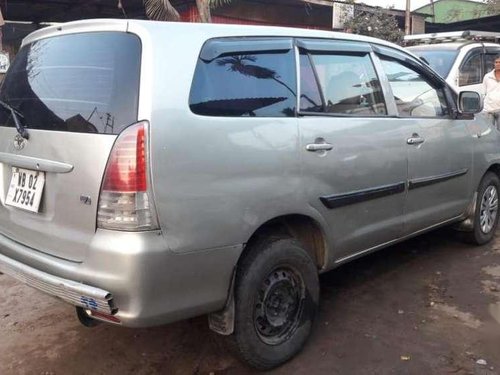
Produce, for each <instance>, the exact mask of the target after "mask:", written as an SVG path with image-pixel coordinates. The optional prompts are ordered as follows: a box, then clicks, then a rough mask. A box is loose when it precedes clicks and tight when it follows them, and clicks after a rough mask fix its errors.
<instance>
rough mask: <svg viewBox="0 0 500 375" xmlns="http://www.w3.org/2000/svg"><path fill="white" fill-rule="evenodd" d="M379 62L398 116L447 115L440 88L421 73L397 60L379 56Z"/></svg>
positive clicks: (444, 100)
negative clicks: (392, 96)
mask: <svg viewBox="0 0 500 375" xmlns="http://www.w3.org/2000/svg"><path fill="white" fill-rule="evenodd" d="M381 62H382V67H383V68H384V71H385V73H386V75H387V78H388V80H389V84H390V86H391V89H392V93H393V95H394V100H395V101H396V106H397V108H398V112H399V115H400V116H402V117H446V116H448V107H447V104H446V99H445V96H444V92H443V90H442V89H437V88H435V87H434V86H433V85H431V84H430V83H429V82H428V81H427V80H426V78H425V77H424V76H422V74H420V73H419V72H417V71H415V70H413V69H411V68H409V67H407V66H406V65H403V64H401V63H400V62H398V61H395V60H392V59H389V58H385V57H381Z"/></svg>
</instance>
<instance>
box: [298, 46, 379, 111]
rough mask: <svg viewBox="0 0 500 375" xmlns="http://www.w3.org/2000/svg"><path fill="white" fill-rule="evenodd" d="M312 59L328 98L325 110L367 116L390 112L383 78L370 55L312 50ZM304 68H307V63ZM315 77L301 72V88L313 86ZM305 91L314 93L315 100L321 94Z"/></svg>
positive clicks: (305, 88) (307, 88) (303, 61)
mask: <svg viewBox="0 0 500 375" xmlns="http://www.w3.org/2000/svg"><path fill="white" fill-rule="evenodd" d="M311 59H312V63H313V64H314V69H315V70H316V74H317V76H318V81H319V84H320V86H321V90H322V93H323V97H324V100H325V103H324V104H325V111H326V112H328V113H338V114H352V115H368V116H376V115H385V114H386V113H387V111H386V108H385V103H384V98H383V95H382V89H381V87H380V82H379V80H378V78H377V75H376V74H375V69H374V67H373V64H372V61H371V59H370V56H369V55H366V54H365V55H348V54H345V55H343V54H323V53H321V54H319V53H318V54H316V53H313V54H311ZM307 63H308V62H307V60H302V64H307ZM301 69H302V70H304V71H307V69H306V68H304V67H302V68H301ZM313 78H314V76H313V75H311V74H304V75H302V76H301V88H303V90H310V89H309V88H313V87H314V85H315V80H314V79H313ZM304 94H306V95H307V96H312V98H313V101H314V103H316V102H317V100H318V99H317V98H318V96H317V95H315V94H313V93H312V92H311V91H307V92H306V91H304ZM302 102H303V100H302V93H301V103H302ZM311 104H312V103H311ZM316 108H317V107H316Z"/></svg>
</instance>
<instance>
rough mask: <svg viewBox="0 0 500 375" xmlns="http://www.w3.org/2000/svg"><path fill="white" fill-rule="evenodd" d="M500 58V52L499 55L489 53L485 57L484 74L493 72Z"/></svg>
mask: <svg viewBox="0 0 500 375" xmlns="http://www.w3.org/2000/svg"><path fill="white" fill-rule="evenodd" d="M497 56H500V50H499V51H498V53H487V54H486V55H484V74H486V73H489V72H491V71H492V70H493V69H494V68H495V59H496V57H497Z"/></svg>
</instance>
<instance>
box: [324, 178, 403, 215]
mask: <svg viewBox="0 0 500 375" xmlns="http://www.w3.org/2000/svg"><path fill="white" fill-rule="evenodd" d="M405 187H406V184H405V183H404V182H398V183H396V184H390V185H384V186H378V187H375V188H369V189H363V190H357V191H353V192H349V193H344V194H335V195H329V196H324V197H320V198H319V199H320V201H321V203H323V204H324V205H325V206H326V207H328V208H330V209H332V208H339V207H343V206H347V205H350V204H354V203H360V202H365V201H368V200H371V199H377V198H382V197H386V196H388V195H393V194H398V193H403V192H404V191H405Z"/></svg>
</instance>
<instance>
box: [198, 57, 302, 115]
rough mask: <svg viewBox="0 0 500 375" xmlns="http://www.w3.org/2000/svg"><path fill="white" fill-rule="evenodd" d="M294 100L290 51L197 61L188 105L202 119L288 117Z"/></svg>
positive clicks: (294, 80)
mask: <svg viewBox="0 0 500 375" xmlns="http://www.w3.org/2000/svg"><path fill="white" fill-rule="evenodd" d="M296 100H297V97H296V78H295V62H294V55H293V51H288V52H281V53H280V52H269V51H267V52H262V53H258V52H252V53H244V54H243V53H241V54H240V53H233V54H225V55H223V56H220V57H218V58H216V59H213V60H212V61H208V62H207V61H204V60H202V59H201V58H200V59H199V60H198V64H197V66H196V71H195V75H194V79H193V84H192V87H191V94H190V98H189V106H190V108H191V111H193V112H194V113H196V114H198V115H204V116H223V117H287V116H294V115H295V105H296Z"/></svg>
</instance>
